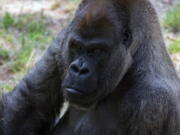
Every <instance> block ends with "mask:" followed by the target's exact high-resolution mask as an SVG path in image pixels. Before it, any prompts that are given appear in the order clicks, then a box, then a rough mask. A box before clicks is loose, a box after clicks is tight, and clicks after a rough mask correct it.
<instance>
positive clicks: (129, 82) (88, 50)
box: [3, 0, 180, 135]
mask: <svg viewBox="0 0 180 135" xmlns="http://www.w3.org/2000/svg"><path fill="white" fill-rule="evenodd" d="M64 101H68V102H69V103H70V105H69V107H68V110H67V112H66V113H65V114H64V116H63V117H62V118H61V119H60V121H59V122H58V123H57V124H55V126H54V123H55V119H56V116H57V115H59V113H60V111H59V110H60V109H61V108H62V103H63V102H64ZM47 102H48V104H47ZM3 108H4V116H3V117H4V124H3V126H4V128H5V129H7V128H10V129H8V131H7V130H6V131H4V132H5V135H39V134H44V133H45V134H50V135H52V134H53V135H179V134H180V80H179V78H178V77H177V75H176V72H175V69H174V67H173V64H172V62H171V60H170V58H169V56H168V53H167V51H166V48H165V45H164V41H163V37H162V33H161V29H160V25H159V22H158V18H157V16H156V13H155V11H154V8H153V7H152V5H151V3H150V2H149V1H147V0H83V1H82V3H81V4H80V6H79V9H78V10H77V12H76V14H75V17H74V19H73V21H72V22H71V23H70V25H68V27H67V28H65V29H64V30H63V31H62V32H61V33H60V34H59V35H58V36H57V39H56V40H55V41H54V43H53V44H52V45H51V46H50V47H49V48H48V50H47V51H46V53H45V55H44V56H43V58H42V59H41V60H40V61H39V62H38V63H37V64H36V66H35V67H34V68H33V69H32V70H31V71H30V72H29V73H28V74H27V75H26V76H25V77H24V79H23V80H22V81H21V82H20V83H19V85H17V87H16V88H15V89H14V90H13V91H12V92H11V93H9V94H8V95H6V96H4V107H3ZM18 129H19V130H18Z"/></svg>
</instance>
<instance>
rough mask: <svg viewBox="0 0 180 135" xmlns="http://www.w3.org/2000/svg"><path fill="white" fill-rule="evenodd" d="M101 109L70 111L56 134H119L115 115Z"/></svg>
mask: <svg viewBox="0 0 180 135" xmlns="http://www.w3.org/2000/svg"><path fill="white" fill-rule="evenodd" d="M102 111H103V113H101V112H99V111H93V112H89V113H87V114H83V113H78V112H75V111H72V112H71V113H70V115H69V116H68V119H67V121H66V122H64V123H61V124H62V127H60V130H59V131H60V132H59V133H58V134H57V135H121V133H120V126H119V124H118V121H117V115H116V114H112V112H109V110H106V109H105V110H102Z"/></svg>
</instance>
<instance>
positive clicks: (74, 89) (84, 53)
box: [62, 8, 131, 108]
mask: <svg viewBox="0 0 180 135" xmlns="http://www.w3.org/2000/svg"><path fill="white" fill-rule="evenodd" d="M111 9H112V8H111ZM86 10H87V9H86ZM106 10H107V12H105V13H104V14H102V13H100V16H99V13H98V12H96V13H94V12H93V15H90V12H89V11H88V18H87V14H86V12H83V13H84V14H81V15H79V16H78V17H76V18H77V19H76V20H73V29H71V32H70V34H69V35H68V38H69V40H68V41H67V42H68V43H67V44H66V47H64V50H63V51H64V55H65V57H64V61H65V63H66V64H65V65H66V72H65V77H64V80H63V84H62V86H63V88H64V94H65V97H66V98H67V100H69V101H70V103H72V104H75V105H77V106H80V107H85V108H87V107H89V106H91V105H93V104H95V103H97V102H98V101H99V100H101V99H102V98H104V97H105V96H106V95H108V94H109V93H111V92H113V90H115V88H116V87H117V85H118V84H119V82H120V81H121V79H122V77H123V76H124V74H125V73H126V71H127V70H128V67H129V66H130V64H131V55H130V53H129V51H128V48H127V45H126V44H127V43H128V41H129V37H130V36H129V35H127V32H126V33H124V31H126V30H125V29H124V28H123V25H124V22H123V21H120V19H119V17H118V14H116V12H115V11H114V12H113V14H112V11H108V8H107V9H106ZM109 13H110V14H111V15H109Z"/></svg>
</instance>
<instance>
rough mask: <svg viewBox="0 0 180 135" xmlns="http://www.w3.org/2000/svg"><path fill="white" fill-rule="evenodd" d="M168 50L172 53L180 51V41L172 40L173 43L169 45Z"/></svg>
mask: <svg viewBox="0 0 180 135" xmlns="http://www.w3.org/2000/svg"><path fill="white" fill-rule="evenodd" d="M168 51H169V53H171V54H172V53H177V52H180V41H171V43H170V44H169V45H168Z"/></svg>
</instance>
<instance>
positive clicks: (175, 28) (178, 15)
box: [163, 4, 180, 32]
mask: <svg viewBox="0 0 180 135" xmlns="http://www.w3.org/2000/svg"><path fill="white" fill-rule="evenodd" d="M163 25H164V27H165V28H166V29H169V30H170V31H172V32H179V31H180V4H179V5H177V6H176V7H175V8H173V9H171V10H169V11H168V12H167V13H166V14H165V17H164V21H163Z"/></svg>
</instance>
